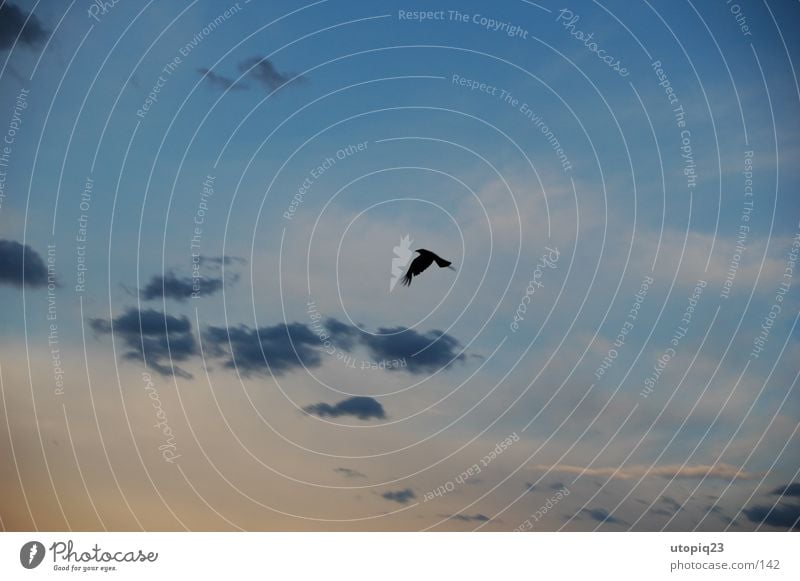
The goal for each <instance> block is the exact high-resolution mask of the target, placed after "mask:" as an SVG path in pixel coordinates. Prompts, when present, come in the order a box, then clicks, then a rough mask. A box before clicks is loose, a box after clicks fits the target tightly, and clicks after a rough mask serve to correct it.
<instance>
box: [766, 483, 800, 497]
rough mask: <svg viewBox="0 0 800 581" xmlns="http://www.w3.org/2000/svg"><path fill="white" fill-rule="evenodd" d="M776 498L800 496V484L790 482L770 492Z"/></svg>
mask: <svg viewBox="0 0 800 581" xmlns="http://www.w3.org/2000/svg"><path fill="white" fill-rule="evenodd" d="M770 494H772V495H775V496H800V482H790V483H789V484H784V485H783V486H778V488H774V489H772V490H771V491H770Z"/></svg>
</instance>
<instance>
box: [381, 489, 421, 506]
mask: <svg viewBox="0 0 800 581" xmlns="http://www.w3.org/2000/svg"><path fill="white" fill-rule="evenodd" d="M381 496H382V497H383V498H385V499H386V500H391V501H392V502H399V503H400V504H408V503H409V502H410V501H411V500H413V499H414V498H416V497H417V495H416V494H414V491H413V490H411V489H410V488H404V489H403V490H389V491H387V492H384V493H383V494H381Z"/></svg>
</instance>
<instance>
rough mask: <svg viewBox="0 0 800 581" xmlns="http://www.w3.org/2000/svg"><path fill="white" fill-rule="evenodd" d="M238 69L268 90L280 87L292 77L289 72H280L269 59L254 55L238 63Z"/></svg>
mask: <svg viewBox="0 0 800 581" xmlns="http://www.w3.org/2000/svg"><path fill="white" fill-rule="evenodd" d="M239 70H240V71H241V72H243V73H247V74H248V75H250V76H252V77H253V78H254V79H255V80H257V81H258V82H260V83H262V84H263V85H264V86H265V87H267V89H269V90H270V91H274V90H275V89H277V88H279V87H281V86H282V85H283V84H285V83H286V82H287V81H288V80H289V79H291V78H292V76H293V75H292V74H291V73H282V72H280V71H278V69H276V68H275V65H273V64H272V61H270V60H269V59H266V58H263V57H260V56H254V57H250V58H249V59H246V60H243V61H242V62H240V63H239Z"/></svg>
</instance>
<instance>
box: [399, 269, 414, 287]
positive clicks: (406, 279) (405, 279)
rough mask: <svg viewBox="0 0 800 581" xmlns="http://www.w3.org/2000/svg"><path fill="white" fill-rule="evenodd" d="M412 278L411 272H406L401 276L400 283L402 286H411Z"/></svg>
mask: <svg viewBox="0 0 800 581" xmlns="http://www.w3.org/2000/svg"><path fill="white" fill-rule="evenodd" d="M412 278H413V277H412V276H411V273H410V272H407V273H406V275H405V276H404V277H403V280H401V281H400V282H401V283H402V285H403V286H411V279H412Z"/></svg>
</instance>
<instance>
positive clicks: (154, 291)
mask: <svg viewBox="0 0 800 581" xmlns="http://www.w3.org/2000/svg"><path fill="white" fill-rule="evenodd" d="M236 279H237V277H236V276H235V275H234V276H232V277H231V280H234V281H235V280H236ZM195 285H196V286H197V290H195ZM220 290H222V278H220V277H208V276H202V277H199V278H197V279H196V280H195V279H193V278H192V277H191V276H183V277H181V276H178V275H177V274H175V273H174V272H168V273H167V274H165V275H164V276H160V275H155V276H153V278H151V279H150V282H148V283H147V286H145V287H144V288H143V289H142V298H143V299H144V300H146V301H152V300H154V299H161V298H162V297H164V298H167V299H174V300H176V301H185V300H188V299H190V298H192V295H193V294H194V293H197V294H196V296H201V297H202V296H209V295H213V294H214V293H216V292H219V291H220Z"/></svg>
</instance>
